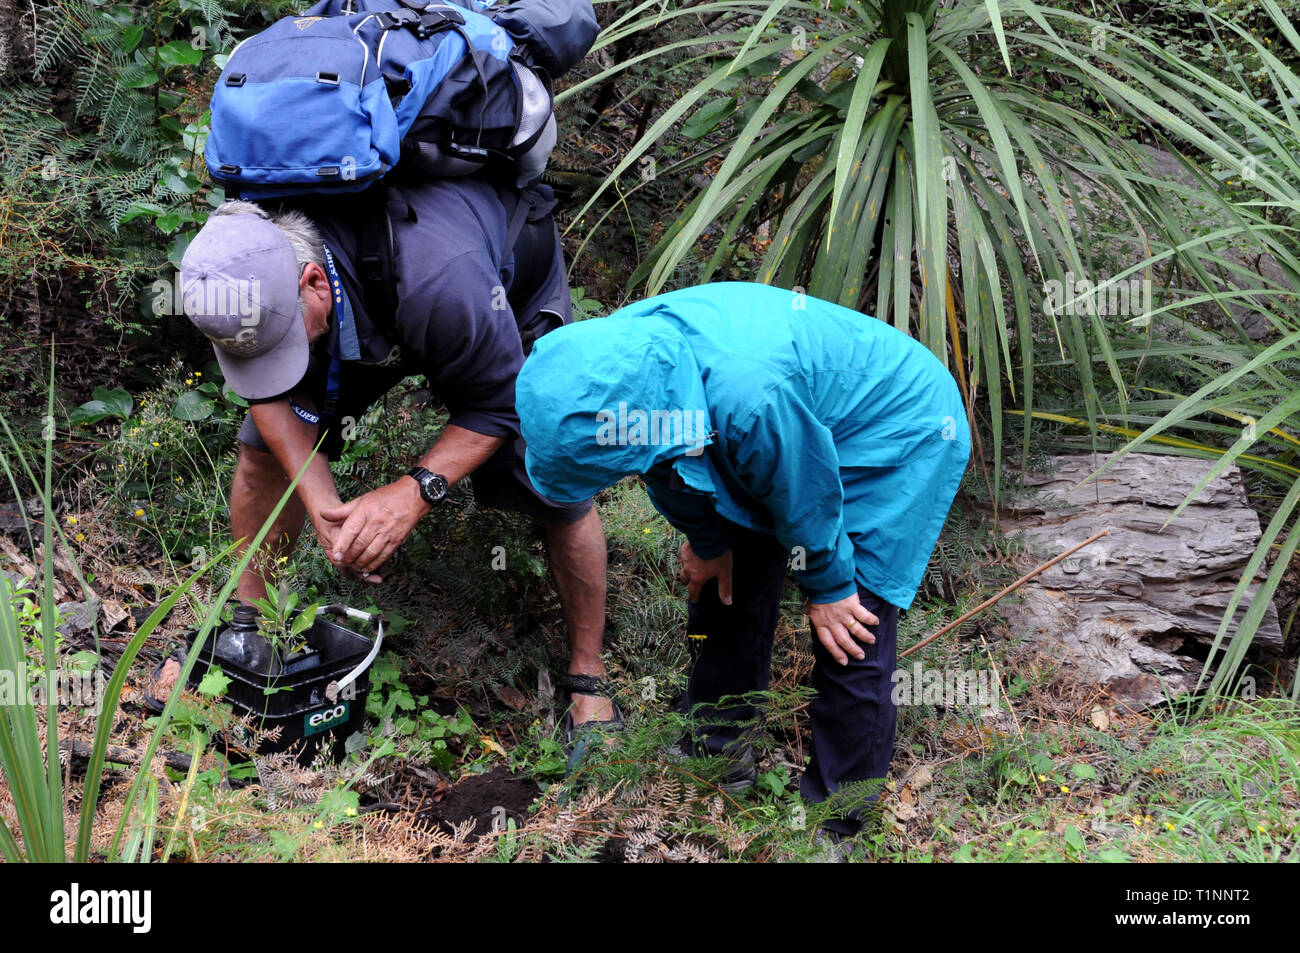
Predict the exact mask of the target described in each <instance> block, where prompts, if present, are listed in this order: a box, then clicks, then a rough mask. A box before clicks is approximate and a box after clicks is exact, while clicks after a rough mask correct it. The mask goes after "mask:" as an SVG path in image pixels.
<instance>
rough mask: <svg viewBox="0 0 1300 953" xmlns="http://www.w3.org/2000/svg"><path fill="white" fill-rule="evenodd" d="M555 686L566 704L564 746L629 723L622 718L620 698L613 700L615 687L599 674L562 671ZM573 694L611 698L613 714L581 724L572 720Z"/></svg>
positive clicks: (562, 727) (618, 728)
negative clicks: (575, 673) (565, 672)
mask: <svg viewBox="0 0 1300 953" xmlns="http://www.w3.org/2000/svg"><path fill="white" fill-rule="evenodd" d="M556 688H557V689H559V691H558V693H557V694H558V698H559V701H560V702H561V704H563V705H564V717H563V719H561V721H560V729H561V731H562V732H563V736H564V744H565V747H572V746H573V745H574V744H575V743H577V742H578V740H579V739H581V738H583V737H585V736H587V735H590V734H592V733H597V732H604V731H622V730H623V729H624V728H626V727H627V723H626V722H625V721H624V720H623V712H622V710H621V709H620V708H619V707H618V702H616V701H614V690H613V687H612V686H611V685H610V684H609V682H607V681H606V680H605V679H603V678H601V677H600V676H598V675H560V676H558V677H557V678H556ZM574 695H594V696H596V697H597V698H608V699H609V704H610V707H612V708H613V710H614V717H613V718H611V719H609V720H608V721H595V720H592V721H584V722H580V723H578V724H576V725H575V724H574V723H573V696H574Z"/></svg>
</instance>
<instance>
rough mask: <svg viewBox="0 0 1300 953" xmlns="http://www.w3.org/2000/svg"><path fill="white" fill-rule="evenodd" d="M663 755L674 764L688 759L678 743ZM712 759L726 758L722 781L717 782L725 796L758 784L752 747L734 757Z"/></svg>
mask: <svg viewBox="0 0 1300 953" xmlns="http://www.w3.org/2000/svg"><path fill="white" fill-rule="evenodd" d="M665 754H666V755H667V756H668V760H670V761H675V762H682V761H685V760H686V759H687V758H688V757H690V755H689V754H687V752H686V746H685V744H684V743H683V742H680V741H679V742H678V743H677V744H675V745H672V746H670V747H669V748H668V749H667V750H666V751H665ZM712 757H725V758H727V770H726V771H725V772H724V773H723V775H722V780H721V781H719V782H718V787H720V788H721V789H722V790H723V791H725V792H726V793H727V794H739V793H740V792H741V791H748V790H749V789H750V788H752V787H753V786H754V785H755V784H757V783H758V761H757V760H756V759H755V758H754V749H753V747H752V746H750V745H745V747H744V748H742V749H741V750H740V752H739V753H737V754H735V755H730V756H728V755H713V756H712Z"/></svg>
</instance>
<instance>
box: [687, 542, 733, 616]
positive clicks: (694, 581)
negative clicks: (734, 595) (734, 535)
mask: <svg viewBox="0 0 1300 953" xmlns="http://www.w3.org/2000/svg"><path fill="white" fill-rule="evenodd" d="M677 578H678V580H680V581H681V582H684V583H686V588H687V590H688V591H689V592H690V596H691V602H699V601H700V590H701V589H702V588H703V587H704V584H705V583H706V582H708V581H709V580H710V579H714V578H716V579H717V580H718V598H719V599H721V600H722V604H723V605H724V606H729V605H731V550H727V551H726V552H725V553H723V554H722V555H721V556H715V557H714V558H712V559H701V558H700V557H699V556H696V555H695V551H694V550H693V549H691V544H690V542H689V541H688V542H685V543H682V571H681V573H680V574H679V575H678V576H677Z"/></svg>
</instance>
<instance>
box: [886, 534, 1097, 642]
mask: <svg viewBox="0 0 1300 953" xmlns="http://www.w3.org/2000/svg"><path fill="white" fill-rule="evenodd" d="M1108 532H1110V530H1105V529H1103V530H1102V531H1101V532H1100V533H1097V534H1096V535H1094V536H1089V537H1088V538H1087V539H1085V540H1084V541H1083V542H1082V543H1080V544H1079V545H1078V546H1074V547H1071V548H1070V549H1067V550H1066V551H1065V552H1063V553H1061V555H1059V556H1054V557H1052V558H1051V559H1049V560H1048V561H1047V562H1045V563H1043V564H1042V565H1041V566H1039V567H1038V568H1037V569H1035V570H1033V571H1032V572H1028V573H1026V574H1025V575H1023V576H1021V577H1020V578H1019V579H1017V580H1016V581H1015V582H1013V583H1012V584H1011V585H1009V586H1007V587H1006V588H1005V589H1003V590H1002V591H1001V592H999V593H998V594H997V595H996V596H992V597H990V598H988V599H985V600H984V601H983V602H981V603H980V604H979V605H977V606H976V607H975V608H974V609H971V610H970V611H969V612H967V613H966V614H965V615H963V616H962V617H961V618H960V619H957V620H955V621H953V622H949V623H948V624H947V625H945V626H944V627H943V628H942V629H940V630H939V631H938V632H936V633H934V635H931V636H928V637H926V638H924V639H922V640H921V641H920V642H917V643H916V644H915V645H913V646H912V647H911V648H910V649H908V650H907V651H906V652H899V653H898V657H899V658H900V659H905V658H907V657H908V656H909V655H911V654H912V653H913V652H915V651H916V650H917V649H920V648H924V647H925V646H927V645H929V644H930V643H931V642H933V641H934V640H935V639H937V638H938V637H939V636H941V635H943V634H944V633H945V632H950V631H952V630H953V629H955V628H957V626H959V625H961V624H962V623H963V622H965V621H966V620H967V619H969V618H970V617H971V616H973V615H977V614H978V613H980V612H983V611H984V610H985V609H987V608H988V607H989V606H991V605H993V603H995V602H998V601H1000V600H1002V599H1004V598H1006V597H1007V596H1009V595H1011V593H1013V592H1015V591H1016V590H1017V589H1019V588H1020V587H1021V586H1023V585H1024V584H1025V583H1027V582H1028V581H1029V580H1031V579H1033V578H1034V577H1035V576H1037V575H1039V574H1040V573H1043V572H1046V571H1047V570H1048V569H1051V568H1052V567H1053V566H1055V565H1056V564H1057V563H1059V562H1060V561H1061V560H1062V559H1065V558H1066V557H1067V556H1073V555H1074V554H1075V553H1077V552H1078V551H1079V550H1081V549H1083V547H1085V546H1087V545H1089V544H1091V543H1095V542H1096V541H1097V540H1099V539H1101V538H1102V537H1103V536H1105V535H1106V534H1107V533H1108Z"/></svg>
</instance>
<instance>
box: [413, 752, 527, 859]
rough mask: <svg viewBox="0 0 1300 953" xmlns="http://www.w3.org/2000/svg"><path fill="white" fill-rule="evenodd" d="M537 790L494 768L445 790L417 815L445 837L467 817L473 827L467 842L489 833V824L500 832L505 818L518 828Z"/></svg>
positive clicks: (499, 766) (525, 781) (524, 781)
mask: <svg viewBox="0 0 1300 953" xmlns="http://www.w3.org/2000/svg"><path fill="white" fill-rule="evenodd" d="M539 793H541V789H540V788H539V787H538V786H537V782H535V781H533V779H532V778H528V777H524V776H522V775H520V776H516V775H513V774H511V773H510V772H509V771H508V770H507V769H506V768H505V766H504V765H497V766H496V767H495V768H493V769H492V770H491V771H488V772H486V773H484V774H473V775H470V776H469V777H467V778H463V779H462V780H460V781H458V782H456V783H455V784H453V785H452V786H451V787H449V788H447V789H446V791H445V792H444V793H443V794H442V796H441V797H440V798H439V799H438V800H436V801H434V802H433V803H432V804H429V805H428V806H427V807H426V808H425V809H424V810H422V811H421V812H420V813H419V814H418V815H417V816H418V817H419V818H420V819H421V820H426V821H429V822H430V823H432V824H436V825H437V826H438V827H439V828H440V829H441V830H443V831H446V832H447V833H448V834H450V833H451V832H452V828H453V827H456V826H458V825H461V824H464V823H465V822H466V821H467V820H470V819H471V818H472V819H473V820H474V828H473V830H472V832H471V833H470V836H469V840H471V841H473V840H476V839H477V838H478V837H480V836H482V835H483V834H486V833H490V832H491V831H492V830H493V825H494V822H495V826H496V828H497V829H500V828H501V826H502V825H503V824H505V823H506V821H507V819H508V818H512V817H513V818H514V819H515V824H516V825H517V826H520V827H522V826H523V825H524V823H525V822H526V821H527V820H528V808H529V806H530V805H531V804H532V803H533V801H535V800H536V799H537V795H538V794H539Z"/></svg>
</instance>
